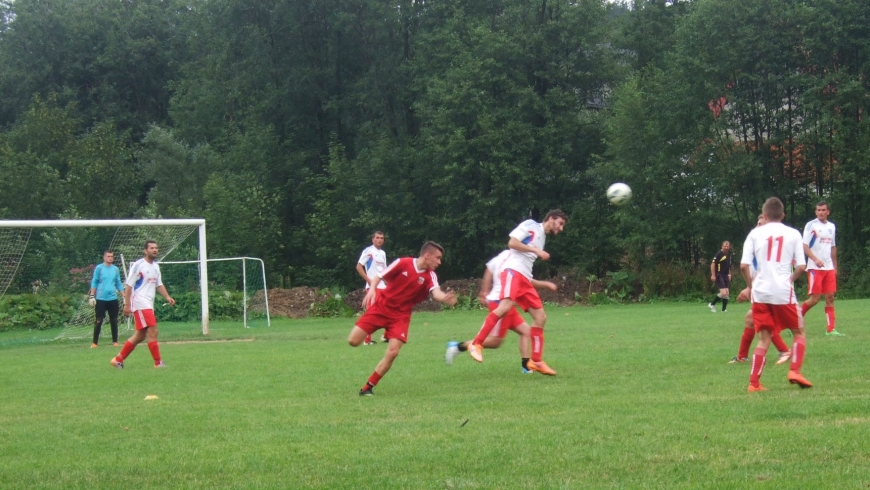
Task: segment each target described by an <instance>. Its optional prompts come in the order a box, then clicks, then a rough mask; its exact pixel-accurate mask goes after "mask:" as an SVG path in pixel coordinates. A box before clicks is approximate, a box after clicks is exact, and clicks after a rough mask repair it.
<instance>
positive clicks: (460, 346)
mask: <svg viewBox="0 0 870 490" xmlns="http://www.w3.org/2000/svg"><path fill="white" fill-rule="evenodd" d="M456 348H457V349H459V352H465V351H467V350H468V346H467V345H465V342H460V343H459V345H457V346H456Z"/></svg>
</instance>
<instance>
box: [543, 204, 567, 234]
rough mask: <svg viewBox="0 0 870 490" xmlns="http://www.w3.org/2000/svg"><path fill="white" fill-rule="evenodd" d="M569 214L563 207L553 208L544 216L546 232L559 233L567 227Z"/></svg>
mask: <svg viewBox="0 0 870 490" xmlns="http://www.w3.org/2000/svg"><path fill="white" fill-rule="evenodd" d="M567 222H568V215H567V214H565V212H564V211H562V210H561V209H553V210H551V211H550V212H548V213H547V215H546V216H544V223H543V224H544V233H547V234H552V235H558V234H559V232H561V231H562V229H563V228H565V223H567Z"/></svg>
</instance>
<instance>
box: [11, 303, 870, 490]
mask: <svg viewBox="0 0 870 490" xmlns="http://www.w3.org/2000/svg"><path fill="white" fill-rule="evenodd" d="M747 308H748V307H747V306H746V305H730V307H729V309H730V310H731V311H729V312H728V313H726V314H721V313H717V314H712V313H710V312H709V310H707V308H706V307H705V306H704V305H700V304H653V305H630V306H606V307H596V308H580V307H575V308H553V307H548V312H549V322H548V325H547V329H546V346H545V360H547V362H548V363H549V364H550V365H551V366H552V367H553V368H554V369H556V370H557V371H558V372H559V374H558V376H556V377H545V376H541V375H538V374H532V375H524V374H521V373H520V363H519V355H518V351H517V345H516V339H517V337H516V336H515V335H514V334H509V335H508V337H507V338H506V339H505V342H504V345H503V346H502V348H501V349H499V350H486V351H484V358H485V362H484V363H483V364H478V363H475V362H474V361H472V360H471V359H470V357H468V356H467V354H463V355H461V356H460V357H459V358H457V360H456V362H455V363H454V365H452V366H446V365H445V364H444V359H443V355H444V347H445V343H446V341H447V340H450V339H456V340H463V339H469V338H471V337H472V336H473V335H474V334H475V333H476V331H477V329H478V328H479V326H480V324H481V322H482V321H483V318H484V316H485V315H484V313H485V312H482V311H470V312H468V311H460V312H442V313H436V314H418V315H415V317H414V319H413V321H412V326H411V336H410V342H409V343H408V345H406V346H405V347H404V348H403V349H402V352H401V354H400V356H399V358H398V359H397V361H396V363H395V365H394V367H393V369H392V371H390V373H388V374H387V376H385V377H384V379H383V380H382V381H381V383H380V385H379V386H378V387H377V388H376V389H375V393H376V395H375V396H374V397H365V398H361V397H359V396H357V391H358V390H359V387H360V386H362V384H363V383H364V382H365V380H366V378H367V377H368V376H369V375H370V374H371V372H372V370H373V369H374V367H375V365H376V364H377V362H378V360H380V358H381V356H382V355H383V351H384V348H385V344H379V345H377V346H368V347H367V346H361V347H358V348H356V349H354V348H351V347H349V346H348V345H347V344H346V337H347V334H348V332H349V330H350V327H351V326H352V324H353V320H352V319H336V320H320V319H308V320H281V321H276V322H274V323H273V326H272V327H270V328H259V329H243V328H240V327H239V326H237V325H234V324H218V323H216V324H214V325H213V328H212V335H211V336H210V338H214V339H253V340H252V341H244V342H204V343H201V342H181V343H169V342H167V343H166V344H164V345H162V346H161V352H162V353H163V357H164V359H165V361H166V362H167V364H168V365H169V368H167V369H162V370H158V369H154V368H153V367H151V365H152V362H151V358H150V355H149V354H148V350H147V348H145V347H144V346H141V347H139V348H137V349H136V351H134V352H133V354H132V355H131V356H130V358H128V360H127V362H126V365H127V367H126V368H125V369H124V370H120V371H119V370H115V369H112V368H111V367H110V366H109V363H108V361H109V358H110V357H111V356H112V355H114V354H115V353H116V352H117V349H116V348H112V347H108V346H101V347H100V348H98V349H88V348H87V344H86V343H84V342H83V343H82V344H72V343H65V344H53V343H49V344H41V345H26V346H14V347H9V348H3V349H0V356H2V358H3V362H2V363H0V366H2V367H0V383H2V394H3V398H4V400H3V403H2V404H0V487H2V488H118V487H127V488H743V487H747V486H749V487H758V488H795V487H804V488H866V486H867V485H868V484H870V470H868V468H870V465H868V463H870V461H868V460H870V449H868V446H867V444H866V442H865V441H867V440H868V439H870V437H868V436H870V428H868V418H870V416H868V413H870V410H868V408H870V403H868V392H870V390H868V388H870V386H868V385H870V383H868V380H867V376H866V372H867V371H866V366H867V363H866V360H865V357H866V355H865V352H866V345H867V338H868V334H867V328H866V326H865V324H866V321H865V320H864V319H865V318H867V315H868V313H870V311H868V310H870V301H867V300H852V301H838V302H837V317H838V319H837V321H838V329H840V330H842V331H843V332H845V333H846V334H847V337H843V338H830V337H825V336H824V319H823V315H822V310H821V308H819V307H817V308H814V309H813V310H811V311H810V313H809V315H808V318H807V324H808V338H809V343H808V348H807V352H808V354H807V361H806V363H805V367H804V372H805V374H806V376H807V377H808V378H809V379H810V380H811V381H813V382H814V383H815V384H816V387H814V388H813V389H810V390H799V389H798V388H796V387H794V386H793V385H789V384H788V383H787V382H786V380H785V375H786V371H787V366H786V365H784V366H775V365H774V362H775V359H776V355H777V353H776V352H771V353H770V354H769V357H768V365H767V367H766V369H765V373H764V377H763V382H764V383H765V385H766V386H768V387H769V388H770V391H768V392H765V393H756V394H748V393H746V385H747V384H748V375H749V367H748V365H746V364H739V365H729V364H727V360H728V359H730V358H731V357H733V356H734V355H735V354H736V351H737V344H738V341H739V339H740V334H741V332H742V316H743V314H744V313H745V312H746V310H747ZM197 329H198V326H197V325H170V324H165V325H161V338H162V339H164V340H167V341H178V340H181V341H184V340H202V336H201V335H200V334H198V333H197ZM786 340H787V342H789V341H790V337H789V336H788V335H786ZM147 395H157V396H158V397H159V399H158V400H154V401H145V400H144V398H145V396H147ZM465 421H467V422H466V423H465V424H464V425H463V422H465Z"/></svg>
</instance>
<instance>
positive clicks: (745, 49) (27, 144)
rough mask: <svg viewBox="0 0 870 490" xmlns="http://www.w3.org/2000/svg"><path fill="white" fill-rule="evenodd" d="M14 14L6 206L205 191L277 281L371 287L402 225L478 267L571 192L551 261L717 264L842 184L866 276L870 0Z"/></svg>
mask: <svg viewBox="0 0 870 490" xmlns="http://www.w3.org/2000/svg"><path fill="white" fill-rule="evenodd" d="M0 21H2V22H0V68H2V71H0V94H2V97H0V176H2V178H0V219H48V218H126V217H149V218H151V217H167V218H169V217H203V218H205V219H206V220H207V223H208V232H209V250H210V253H211V254H213V255H214V256H230V255H248V256H257V257H261V258H263V259H264V261H265V262H266V267H267V271H269V272H270V275H271V276H272V278H271V281H272V282H273V284H274V283H275V281H279V282H280V283H281V284H283V285H285V286H287V285H314V286H332V285H345V286H348V287H352V286H355V285H357V284H356V283H357V282H358V278H356V277H355V274H354V269H353V263H354V261H355V259H356V258H357V255H358V254H359V252H360V250H361V249H362V248H363V247H364V246H365V245H367V244H368V242H369V236H370V234H371V232H373V231H374V230H376V229H377V230H383V231H385V232H386V235H387V243H386V246H385V248H386V250H387V251H388V255H389V257H391V258H392V257H398V256H401V255H412V254H414V253H416V250H417V248H418V247H419V245H420V244H421V243H422V242H423V241H425V240H435V241H437V242H439V243H441V244H442V245H444V246H445V247H446V249H447V255H446V257H445V259H446V260H445V263H444V265H443V266H442V269H440V275H441V276H442V277H444V278H460V277H471V276H476V275H478V273H479V272H480V271H481V270H482V267H483V264H484V263H485V261H486V260H487V259H488V258H489V257H491V256H492V255H494V254H495V253H497V252H498V251H499V250H501V249H502V248H504V246H505V244H506V242H507V233H508V232H509V231H510V230H511V229H512V228H513V226H515V225H516V224H517V223H518V222H519V221H522V220H523V219H526V218H528V217H532V218H538V219H540V218H542V217H543V215H544V214H545V213H546V212H547V211H548V210H549V209H552V208H561V209H563V210H564V211H566V212H567V213H568V214H569V216H570V221H569V223H568V226H567V227H566V230H565V232H564V233H563V234H561V235H560V236H559V237H558V238H556V239H553V240H551V242H550V244H548V248H550V249H551V250H552V252H553V260H552V261H551V262H550V263H546V264H541V266H540V267H541V269H540V271H539V272H540V273H541V274H543V275H554V274H557V273H558V274H577V275H578V277H585V276H586V275H588V274H594V275H597V276H603V275H604V274H605V273H606V272H608V271H620V270H624V271H631V272H633V273H638V274H640V273H644V271H646V273H651V272H650V271H654V273H656V274H671V275H673V274H674V271H675V270H680V271H687V270H693V269H699V268H700V269H701V270H703V267H702V266H701V265H702V264H704V263H705V262H706V261H707V260H709V259H710V258H711V257H712V256H713V255H714V254H715V252H716V250H718V248H719V244H720V243H721V241H722V240H731V241H733V242H735V244H738V245H739V244H740V243H742V240H743V238H744V237H745V235H746V233H747V231H748V230H749V229H751V227H752V226H753V224H754V222H755V215H756V214H757V213H758V212H759V210H760V206H761V203H762V202H763V201H764V199H765V198H767V197H770V196H774V195H775V196H778V197H780V198H781V199H782V200H783V201H784V202H785V203H786V207H787V211H786V212H787V218H786V220H787V221H788V222H790V223H791V224H792V225H793V226H795V227H798V228H801V227H802V226H803V223H804V222H806V221H807V220H809V219H811V218H812V217H813V210H814V208H815V203H816V202H817V201H819V200H826V201H828V202H829V203H830V205H831V208H832V210H833V213H832V215H831V220H832V221H834V222H835V223H837V225H838V230H839V233H838V235H839V236H838V240H837V241H838V248H839V250H840V257H841V264H842V268H843V271H842V276H841V284H842V286H841V287H845V288H846V289H847V290H851V291H853V292H855V293H858V294H860V292H861V291H863V290H866V287H865V286H870V273H868V272H865V271H868V270H870V269H868V267H867V266H870V212H868V211H867V210H866V209H865V208H866V206H865V203H868V198H870V186H868V184H867V180H866V179H865V178H864V177H865V176H866V175H868V174H870V154H868V152H867V148H868V143H870V130H868V124H867V122H866V110H867V108H868V104H870V97H868V95H870V90H868V83H870V77H868V70H870V46H868V43H870V4H867V2H863V1H860V0H836V1H834V0H807V1H804V2H793V1H788V0H768V1H764V2H760V1H758V0H694V1H687V0H634V1H632V2H623V3H606V2H602V1H601V0H536V1H530V0H496V1H486V2H483V1H477V0H471V1H467V0H466V1H461V2H460V1H454V0H447V1H438V2H429V1H423V0H405V1H402V2H379V1H373V0H349V1H348V0H344V1H336V0H313V1H311V0H310V1H298V0H294V1H289V0H262V1H257V2H246V1H242V0H187V1H182V0H139V1H132V0H120V1H119V0H77V1H75V2H71V1H68V0H14V1H13V0H0ZM614 181H624V182H627V183H628V184H629V185H631V187H632V188H633V190H634V200H633V201H632V203H631V204H630V205H629V206H627V207H624V208H615V207H614V206H611V205H609V204H608V203H607V201H606V200H605V199H604V189H606V188H607V186H608V185H609V184H610V183H611V182H614ZM653 292H654V293H655V291H653ZM665 292H666V291H663V293H665Z"/></svg>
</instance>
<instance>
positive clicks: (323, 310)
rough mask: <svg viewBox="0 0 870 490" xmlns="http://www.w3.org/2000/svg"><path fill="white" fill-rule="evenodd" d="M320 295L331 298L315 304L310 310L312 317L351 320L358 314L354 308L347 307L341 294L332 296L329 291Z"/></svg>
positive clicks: (323, 291) (324, 291)
mask: <svg viewBox="0 0 870 490" xmlns="http://www.w3.org/2000/svg"><path fill="white" fill-rule="evenodd" d="M320 293H323V294H328V295H329V298H328V299H327V300H326V301H323V302H320V303H317V302H315V303H313V304H312V305H311V308H309V309H308V314H309V315H310V316H316V317H321V318H350V317H352V316H354V315H355V314H356V312H354V311H353V308H351V307H350V306H347V304H345V302H344V300H343V299H342V294H341V293H335V294H332V293H331V292H329V290H322V291H320Z"/></svg>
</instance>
